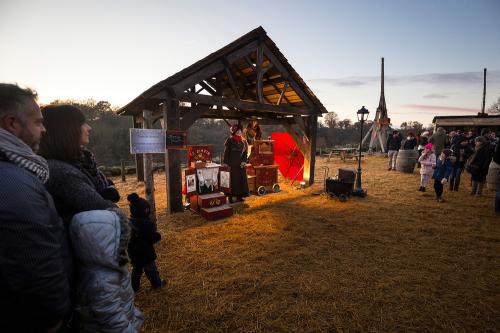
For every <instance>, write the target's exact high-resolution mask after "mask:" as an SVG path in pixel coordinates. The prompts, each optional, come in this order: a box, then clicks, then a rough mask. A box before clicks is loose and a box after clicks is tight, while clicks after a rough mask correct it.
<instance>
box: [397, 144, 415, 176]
mask: <svg viewBox="0 0 500 333" xmlns="http://www.w3.org/2000/svg"><path fill="white" fill-rule="evenodd" d="M417 161H418V151H416V150H415V149H408V150H400V151H399V152H398V157H397V158H396V170H397V171H401V172H407V173H413V170H415V164H417Z"/></svg>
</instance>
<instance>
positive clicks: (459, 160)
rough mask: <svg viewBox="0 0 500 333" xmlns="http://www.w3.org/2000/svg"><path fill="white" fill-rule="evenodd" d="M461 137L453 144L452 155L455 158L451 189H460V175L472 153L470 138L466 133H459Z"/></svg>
mask: <svg viewBox="0 0 500 333" xmlns="http://www.w3.org/2000/svg"><path fill="white" fill-rule="evenodd" d="M458 137H459V139H457V140H455V144H453V145H452V146H451V151H452V155H453V157H454V158H455V161H454V162H453V168H452V171H451V175H450V191H458V187H459V186H460V176H461V175H462V171H463V170H464V167H465V162H466V161H467V159H469V157H470V156H471V155H472V153H473V151H472V149H471V148H470V147H469V140H468V139H467V138H466V137H465V136H464V135H458Z"/></svg>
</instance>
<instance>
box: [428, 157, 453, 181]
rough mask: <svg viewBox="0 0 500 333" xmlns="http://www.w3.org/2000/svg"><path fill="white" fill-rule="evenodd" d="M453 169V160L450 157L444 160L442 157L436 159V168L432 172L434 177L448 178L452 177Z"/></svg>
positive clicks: (436, 178) (439, 178)
mask: <svg viewBox="0 0 500 333" xmlns="http://www.w3.org/2000/svg"><path fill="white" fill-rule="evenodd" d="M451 170H452V162H451V160H450V159H449V158H447V159H445V160H444V162H443V161H441V159H439V158H438V159H437V161H436V169H435V170H434V173H433V174H432V179H435V180H442V179H443V178H446V179H448V177H450V174H451Z"/></svg>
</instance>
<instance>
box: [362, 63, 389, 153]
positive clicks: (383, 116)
mask: <svg viewBox="0 0 500 333" xmlns="http://www.w3.org/2000/svg"><path fill="white" fill-rule="evenodd" d="M390 123H391V119H390V118H389V117H388V116H387V106H386V104H385V95H384V58H382V74H381V89H380V101H379V103H378V107H377V112H376V113H375V119H374V121H373V125H372V127H371V128H370V129H369V130H368V132H367V133H366V136H365V137H364V138H363V143H364V142H365V141H366V140H367V139H368V137H370V145H369V147H368V150H369V151H374V150H378V149H380V150H381V151H382V152H384V153H385V151H386V146H385V145H386V142H387V131H388V130H389V124H390Z"/></svg>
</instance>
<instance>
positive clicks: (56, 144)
mask: <svg viewBox="0 0 500 333" xmlns="http://www.w3.org/2000/svg"><path fill="white" fill-rule="evenodd" d="M36 99H37V96H36V93H35V92H33V91H31V90H29V89H22V88H20V87H18V86H17V85H12V84H0V174H1V175H2V176H1V177H0V288H1V291H0V293H1V294H2V297H0V327H1V328H0V331H2V332H30V333H32V332H33V333H34V332H117V333H118V332H127V333H134V332H139V331H140V328H141V325H142V323H143V321H144V317H143V315H142V313H141V311H139V309H137V308H136V307H135V305H134V291H137V290H138V289H139V288H140V278H141V276H142V273H143V272H145V273H146V276H147V278H148V279H149V281H150V282H151V285H152V287H153V288H161V287H163V286H164V285H165V281H164V280H162V279H161V278H160V275H159V273H158V270H157V268H156V264H155V259H156V254H155V251H154V247H153V245H152V244H154V243H155V242H157V241H159V239H160V237H161V236H160V234H159V233H158V232H157V231H156V227H155V226H154V224H153V223H152V222H151V219H150V218H149V214H150V207H149V204H148V202H147V201H146V200H144V199H142V198H140V197H139V196H138V195H137V194H135V193H133V194H130V195H128V201H129V203H130V205H129V207H130V212H131V217H130V218H129V217H128V216H127V214H126V213H125V212H124V211H123V210H122V209H121V208H119V207H118V206H117V202H118V201H119V199H120V193H119V192H118V191H117V189H116V188H115V187H114V184H113V182H112V181H111V180H109V179H107V178H106V177H105V176H104V175H103V174H102V173H101V172H100V171H99V170H98V169H97V166H96V162H95V160H94V157H93V154H92V153H91V152H90V151H88V150H87V149H86V148H85V147H86V145H87V144H88V143H89V140H90V131H91V128H90V126H89V125H88V124H87V122H86V119H85V117H84V115H83V113H82V111H81V110H79V109H78V108H76V107H74V106H70V105H48V106H45V107H43V108H42V109H40V107H39V105H38V104H37V102H36ZM129 257H130V259H131V261H132V262H131V263H132V267H133V269H132V275H131V274H130V273H129V270H128V263H129Z"/></svg>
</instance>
